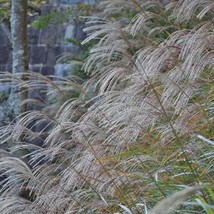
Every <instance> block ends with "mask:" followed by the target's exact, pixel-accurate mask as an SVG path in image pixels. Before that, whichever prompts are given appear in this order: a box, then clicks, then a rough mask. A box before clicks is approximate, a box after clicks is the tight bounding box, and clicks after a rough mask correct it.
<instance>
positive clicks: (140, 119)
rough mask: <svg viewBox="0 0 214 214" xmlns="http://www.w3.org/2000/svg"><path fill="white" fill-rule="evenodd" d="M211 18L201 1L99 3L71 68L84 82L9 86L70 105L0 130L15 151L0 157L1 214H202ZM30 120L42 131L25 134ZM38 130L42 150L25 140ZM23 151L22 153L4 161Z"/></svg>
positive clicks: (209, 119)
mask: <svg viewBox="0 0 214 214" xmlns="http://www.w3.org/2000/svg"><path fill="white" fill-rule="evenodd" d="M213 9H214V5H213V3H212V1H205V0H200V1H190V0H178V1H158V0H155V1H148V0H120V1H113V0H105V1H100V4H99V9H98V12H97V14H95V15H93V16H91V17H87V18H88V23H87V27H86V28H85V32H86V33H87V35H88V36H87V38H86V39H85V40H84V41H83V42H82V44H85V43H87V42H90V41H93V43H95V45H93V47H92V48H91V49H90V54H89V56H88V58H87V59H86V60H85V61H84V64H83V68H82V69H84V71H85V72H86V73H87V74H89V75H90V76H91V78H90V79H89V80H88V81H86V82H85V83H84V84H83V85H79V84H78V83H77V82H75V81H74V80H69V79H64V78H62V79H54V80H51V79H48V78H47V77H42V76H40V75H35V74H29V75H30V78H28V79H29V80H28V81H27V82H20V83H19V84H26V86H27V87H28V88H29V90H33V88H34V87H38V86H40V85H43V84H48V85H49V88H52V89H53V90H52V92H53V94H55V95H57V96H59V94H60V95H62V96H63V94H64V92H65V91H66V93H67V91H68V90H69V89H70V90H76V91H77V92H78V93H79V94H80V96H79V97H74V98H70V99H68V100H66V101H65V102H64V103H63V104H62V105H61V106H58V107H56V108H55V109H54V112H52V113H51V114H50V111H47V110H46V111H45V110H43V111H29V112H26V113H25V114H23V115H20V116H19V118H18V119H17V122H16V123H14V124H11V125H10V126H8V127H5V128H2V129H1V136H2V139H3V140H4V141H5V142H6V141H12V142H13V143H14V146H13V147H12V148H11V149H10V152H8V154H5V153H4V155H3V156H2V158H1V159H0V160H1V161H0V168H1V170H2V173H3V175H4V176H6V179H4V181H3V182H2V189H1V197H0V205H1V206H0V212H1V213H2V214H4V213H5V214H9V213H11V214H14V213H49V214H58V213H66V214H70V213H145V214H147V213H149V212H150V211H151V212H150V213H152V214H157V213H158V212H157V210H158V211H160V210H159V208H158V207H161V210H164V209H165V208H166V213H170V212H172V211H174V210H175V209H176V210H177V212H178V213H204V209H203V207H202V206H201V205H200V203H197V201H199V200H200V201H203V202H204V203H206V204H209V203H211V200H210V191H206V187H212V186H213V161H214V159H213V157H214V156H213V154H214V152H213V151H214V150H213V144H212V143H210V142H213V141H212V139H213V138H214V132H213V130H214V120H213V119H214V115H213V96H214V88H213V80H214V73H213V58H214V56H213V50H214V31H213V29H214V26H213V20H212V16H213ZM3 75H6V74H3ZM56 105H57V104H56ZM47 108H48V107H47ZM32 122H35V123H36V124H37V125H38V124H39V123H44V122H45V123H46V124H47V126H46V129H45V130H43V131H41V132H39V133H36V132H33V131H32V129H30V128H29V127H30V125H31V124H32ZM44 132H45V135H46V138H45V141H44V145H43V146H42V147H40V146H37V145H33V144H28V143H25V142H27V141H28V140H29V139H32V138H35V137H37V138H39V137H41V135H44ZM20 140H21V141H22V142H19V141H20ZM17 142H19V143H17ZM23 149H27V150H28V151H30V153H27V154H25V155H23V156H21V157H19V158H17V157H15V155H14V154H15V151H17V150H23ZM191 186H193V187H191ZM189 187H190V188H189ZM186 188H187V189H186ZM188 188H189V189H188ZM182 189H186V190H182ZM179 190H181V192H178V193H176V194H175V195H173V194H174V193H175V192H176V191H179ZM194 194H196V196H194ZM171 195H172V196H171ZM170 196H171V197H170ZM178 196H179V197H178ZM187 197H189V198H188V200H187ZM165 198H168V199H170V204H171V205H172V206H170V209H171V210H169V207H164V206H166V204H167V203H168V202H169V200H168V199H165ZM195 198H197V200H195ZM162 200H163V201H162ZM160 201H162V202H160ZM184 201H185V202H184ZM159 202H160V205H156V204H158V203H159ZM165 202H166V203H165ZM155 205H156V208H154V209H152V208H153V207H155ZM167 206H168V205H167ZM157 208H158V209H157ZM211 208H212V207H211Z"/></svg>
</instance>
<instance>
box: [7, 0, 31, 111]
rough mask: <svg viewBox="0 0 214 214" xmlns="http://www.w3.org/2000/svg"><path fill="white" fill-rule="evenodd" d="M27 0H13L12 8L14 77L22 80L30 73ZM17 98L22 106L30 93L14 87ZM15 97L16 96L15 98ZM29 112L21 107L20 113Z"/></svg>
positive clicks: (25, 107) (24, 106)
mask: <svg viewBox="0 0 214 214" xmlns="http://www.w3.org/2000/svg"><path fill="white" fill-rule="evenodd" d="M27 8H28V1H27V0H12V6H11V37H12V47H13V65H12V71H13V74H14V75H17V74H20V75H19V77H20V78H21V80H23V81H24V80H26V75H25V74H26V73H27V72H28V70H29V68H28V41H27ZM18 92H19V96H16V97H17V99H19V101H18V102H19V103H20V104H22V102H23V101H24V100H26V99H27V96H28V93H27V89H26V88H25V87H19V88H17V85H15V86H14V87H13V90H12V92H11V93H14V94H16V93H18ZM14 97H15V96H14ZM26 110H27V104H23V105H20V107H19V113H23V112H25V111H26Z"/></svg>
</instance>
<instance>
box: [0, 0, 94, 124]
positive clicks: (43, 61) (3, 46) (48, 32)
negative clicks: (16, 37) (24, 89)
mask: <svg viewBox="0 0 214 214" xmlns="http://www.w3.org/2000/svg"><path fill="white" fill-rule="evenodd" d="M50 2H51V3H49V4H45V5H43V6H42V7H41V14H42V15H45V14H48V13H50V12H51V11H52V10H53V9H54V10H57V11H62V10H64V9H65V8H68V7H75V6H76V5H77V4H78V3H86V4H93V3H94V0H52V1H50ZM36 16H37V15H33V16H29V22H32V20H34V19H35V18H36ZM83 28H84V23H82V22H77V21H76V22H74V21H70V22H67V23H64V24H58V25H57V24H49V25H48V26H47V27H46V28H44V29H35V28H32V27H29V28H28V44H29V45H28V47H29V68H30V71H33V72H39V73H41V74H43V75H57V76H65V75H66V74H67V73H68V72H70V71H71V70H72V68H71V66H70V65H69V64H66V63H63V62H60V60H59V59H60V57H61V56H62V54H64V53H66V52H68V53H69V54H71V55H73V56H75V55H76V54H77V53H78V52H79V47H78V46H75V45H73V44H71V43H69V42H68V41H67V39H69V38H73V39H75V40H79V41H81V40H83V39H84V38H85V34H84V32H83V30H82V29H83ZM11 70H12V48H11V44H10V41H9V39H8V37H7V35H6V33H5V32H4V30H3V29H2V28H1V27H0V71H9V72H11ZM9 90H10V85H8V84H2V83H1V84H0V121H2V120H3V119H2V118H3V117H4V115H5V112H6V111H7V108H8V107H7V103H5V102H4V101H5V99H6V98H7V96H6V95H5V94H7V93H8V92H9ZM37 94H38V93H37ZM34 96H35V95H33V94H30V98H32V97H34ZM40 96H45V95H44V94H40ZM0 125H1V124H0Z"/></svg>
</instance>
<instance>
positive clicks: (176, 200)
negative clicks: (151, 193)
mask: <svg viewBox="0 0 214 214" xmlns="http://www.w3.org/2000/svg"><path fill="white" fill-rule="evenodd" d="M202 189H203V188H202V187H201V186H196V187H191V188H188V189H184V190H181V191H179V192H177V193H175V194H174V195H172V196H170V197H168V198H166V199H164V200H162V201H161V202H159V203H158V204H157V205H156V206H155V207H154V208H153V209H152V210H151V211H150V212H149V214H162V213H165V214H168V213H170V212H171V211H173V210H174V209H175V208H177V207H178V206H179V205H180V204H181V203H182V202H183V201H185V200H186V199H187V198H188V197H190V196H191V195H193V194H194V193H195V192H197V191H199V190H202Z"/></svg>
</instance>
